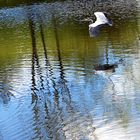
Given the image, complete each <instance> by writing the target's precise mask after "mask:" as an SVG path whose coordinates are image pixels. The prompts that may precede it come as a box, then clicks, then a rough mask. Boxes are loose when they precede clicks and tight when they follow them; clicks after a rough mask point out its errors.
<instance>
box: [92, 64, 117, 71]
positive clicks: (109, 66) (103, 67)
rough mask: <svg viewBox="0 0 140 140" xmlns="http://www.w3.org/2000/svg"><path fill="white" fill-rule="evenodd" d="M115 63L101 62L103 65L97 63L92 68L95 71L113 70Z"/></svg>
mask: <svg viewBox="0 0 140 140" xmlns="http://www.w3.org/2000/svg"><path fill="white" fill-rule="evenodd" d="M117 66H118V65H117V64H103V65H98V66H95V67H94V69H95V70H96V71H105V70H113V71H114V70H115V68H116V67H117Z"/></svg>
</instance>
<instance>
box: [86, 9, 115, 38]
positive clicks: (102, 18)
mask: <svg viewBox="0 0 140 140" xmlns="http://www.w3.org/2000/svg"><path fill="white" fill-rule="evenodd" d="M94 15H95V16H96V21H95V22H94V23H93V20H92V19H90V18H87V19H85V21H90V22H91V23H90V24H89V33H90V36H91V37H92V36H94V37H95V36H97V35H98V34H99V31H100V28H101V27H102V26H103V25H109V26H112V25H113V23H112V20H110V19H109V18H108V14H107V13H106V12H95V13H94Z"/></svg>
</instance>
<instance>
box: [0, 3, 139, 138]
mask: <svg viewBox="0 0 140 140" xmlns="http://www.w3.org/2000/svg"><path fill="white" fill-rule="evenodd" d="M64 5H65V6H64ZM56 6H57V8H56ZM62 7H64V8H63V9H62ZM68 9H69V10H68ZM65 10H67V11H69V12H67V13H66V14H64V13H65V12H64V11H65ZM58 11H60V12H59V13H58ZM69 14H70V15H72V11H71V8H69V6H67V4H66V3H65V2H55V3H42V4H41V3H40V4H33V5H30V6H26V5H23V6H18V7H13V8H4V9H1V10H0V112H1V113H0V140H25V139H26V140H51V139H53V140H70V139H72V140H109V139H110V138H112V139H114V140H128V139H130V140H131V139H132V140H134V139H135V140H139V138H140V134H139V132H140V119H139V118H140V73H139V70H140V40H139V39H140V35H139V30H140V19H139V15H138V13H137V14H136V11H135V14H134V15H135V16H134V15H133V16H132V15H130V17H131V18H128V19H125V20H123V21H122V20H120V19H116V17H112V18H113V19H114V25H113V27H104V28H102V30H101V32H100V35H99V36H98V37H96V38H91V37H90V36H89V32H88V23H85V22H81V20H80V18H82V15H79V16H78V17H72V16H70V15H69ZM128 16H129V15H128ZM78 19H79V20H78ZM104 64H116V65H117V67H115V69H113V70H112V69H111V70H108V71H104V70H102V71H95V67H96V66H97V65H104Z"/></svg>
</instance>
